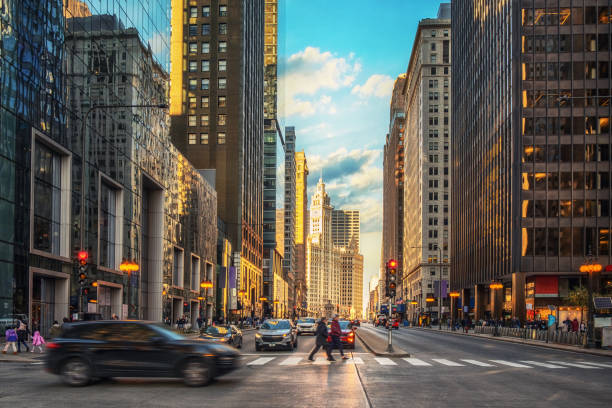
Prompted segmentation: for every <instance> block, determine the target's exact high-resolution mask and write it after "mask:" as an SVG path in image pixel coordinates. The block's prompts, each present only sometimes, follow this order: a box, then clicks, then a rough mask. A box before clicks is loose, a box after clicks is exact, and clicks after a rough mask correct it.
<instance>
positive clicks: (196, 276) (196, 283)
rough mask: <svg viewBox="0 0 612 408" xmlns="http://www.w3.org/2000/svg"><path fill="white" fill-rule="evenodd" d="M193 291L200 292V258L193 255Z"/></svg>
mask: <svg viewBox="0 0 612 408" xmlns="http://www.w3.org/2000/svg"><path fill="white" fill-rule="evenodd" d="M189 283H190V284H191V290H197V291H199V290H200V258H198V257H197V256H193V255H191V280H190V282H189Z"/></svg>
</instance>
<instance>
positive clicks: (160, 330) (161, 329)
mask: <svg viewBox="0 0 612 408" xmlns="http://www.w3.org/2000/svg"><path fill="white" fill-rule="evenodd" d="M151 328H152V329H153V330H155V331H156V332H158V333H159V334H161V335H162V336H164V337H165V338H167V339H170V340H185V337H183V336H181V335H180V334H178V333H175V332H173V331H172V330H168V329H167V328H165V327H164V326H162V325H161V324H152V325H151Z"/></svg>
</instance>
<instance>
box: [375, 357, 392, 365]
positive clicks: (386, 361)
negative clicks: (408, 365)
mask: <svg viewBox="0 0 612 408" xmlns="http://www.w3.org/2000/svg"><path fill="white" fill-rule="evenodd" d="M374 360H376V361H378V364H380V365H397V363H396V362H395V361H393V360H391V359H390V358H387V357H374Z"/></svg>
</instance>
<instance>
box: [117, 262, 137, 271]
mask: <svg viewBox="0 0 612 408" xmlns="http://www.w3.org/2000/svg"><path fill="white" fill-rule="evenodd" d="M119 270H120V271H121V272H128V273H129V272H138V271H139V270H140V266H138V264H137V263H136V262H134V261H130V260H127V259H124V260H123V261H122V262H121V264H119Z"/></svg>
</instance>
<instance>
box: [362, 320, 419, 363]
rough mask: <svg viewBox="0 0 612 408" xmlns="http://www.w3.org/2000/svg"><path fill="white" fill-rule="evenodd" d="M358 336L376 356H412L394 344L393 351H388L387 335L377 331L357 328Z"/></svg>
mask: <svg viewBox="0 0 612 408" xmlns="http://www.w3.org/2000/svg"><path fill="white" fill-rule="evenodd" d="M355 334H356V335H357V338H358V339H359V340H360V341H361V343H362V344H363V346H364V347H365V348H366V349H367V350H368V351H369V352H370V353H372V354H374V355H375V356H380V357H410V354H409V353H407V352H406V351H405V350H402V349H401V348H400V347H398V346H396V345H393V352H392V353H389V352H387V351H386V350H387V339H386V337H383V336H380V335H378V334H376V333H373V332H370V331H369V330H367V329H364V328H361V327H359V328H357V330H355Z"/></svg>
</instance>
